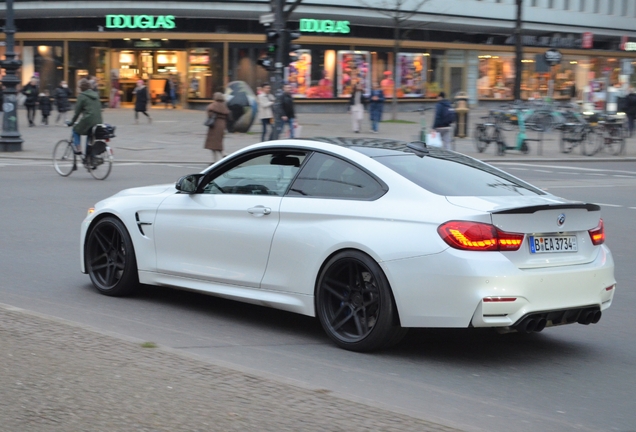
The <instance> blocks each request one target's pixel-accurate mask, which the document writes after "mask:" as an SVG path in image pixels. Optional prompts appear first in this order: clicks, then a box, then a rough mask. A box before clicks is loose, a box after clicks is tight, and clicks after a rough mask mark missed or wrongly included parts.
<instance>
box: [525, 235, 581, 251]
mask: <svg viewBox="0 0 636 432" xmlns="http://www.w3.org/2000/svg"><path fill="white" fill-rule="evenodd" d="M529 240H530V241H529V243H530V253H555V252H556V253H558V252H576V251H577V250H578V248H577V245H576V236H529Z"/></svg>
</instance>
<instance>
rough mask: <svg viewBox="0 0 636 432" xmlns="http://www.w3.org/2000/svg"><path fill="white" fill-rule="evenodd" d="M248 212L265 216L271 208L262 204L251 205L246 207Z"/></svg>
mask: <svg viewBox="0 0 636 432" xmlns="http://www.w3.org/2000/svg"><path fill="white" fill-rule="evenodd" d="M247 212H248V213H249V214H253V215H255V216H265V215H268V214H270V213H271V212H272V209H271V208H269V207H265V206H262V205H258V206H256V207H251V208H248V209H247Z"/></svg>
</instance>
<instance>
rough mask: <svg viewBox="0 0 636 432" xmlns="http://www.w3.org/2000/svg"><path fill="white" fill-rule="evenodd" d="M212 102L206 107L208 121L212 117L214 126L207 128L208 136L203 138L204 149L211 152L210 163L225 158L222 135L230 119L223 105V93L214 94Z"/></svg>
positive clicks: (228, 112)
mask: <svg viewBox="0 0 636 432" xmlns="http://www.w3.org/2000/svg"><path fill="white" fill-rule="evenodd" d="M213 99H214V102H212V103H211V104H210V105H208V108H207V113H208V119H210V118H213V117H214V124H213V125H212V126H209V127H208V135H207V137H206V138H205V145H204V148H206V149H209V150H212V163H214V162H216V161H218V160H220V159H221V158H223V157H225V153H224V152H223V135H224V134H225V128H226V127H227V121H228V120H230V119H231V118H232V115H231V113H230V110H229V109H228V108H227V105H226V103H225V96H223V93H220V92H216V93H214V98H213Z"/></svg>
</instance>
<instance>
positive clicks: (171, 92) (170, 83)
mask: <svg viewBox="0 0 636 432" xmlns="http://www.w3.org/2000/svg"><path fill="white" fill-rule="evenodd" d="M163 94H164V99H163V103H164V104H165V107H164V108H168V104H169V103H170V104H172V108H173V109H175V108H176V107H177V85H176V84H175V82H174V78H173V77H172V75H171V76H170V77H168V79H167V80H166V84H165V85H164V86H163Z"/></svg>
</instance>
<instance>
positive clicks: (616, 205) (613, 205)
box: [596, 203, 623, 207]
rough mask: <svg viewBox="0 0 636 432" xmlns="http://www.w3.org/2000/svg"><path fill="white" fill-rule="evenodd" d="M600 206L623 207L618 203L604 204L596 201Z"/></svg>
mask: <svg viewBox="0 0 636 432" xmlns="http://www.w3.org/2000/svg"><path fill="white" fill-rule="evenodd" d="M596 204H598V205H600V206H605V207H623V206H622V205H618V204H604V203H596Z"/></svg>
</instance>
